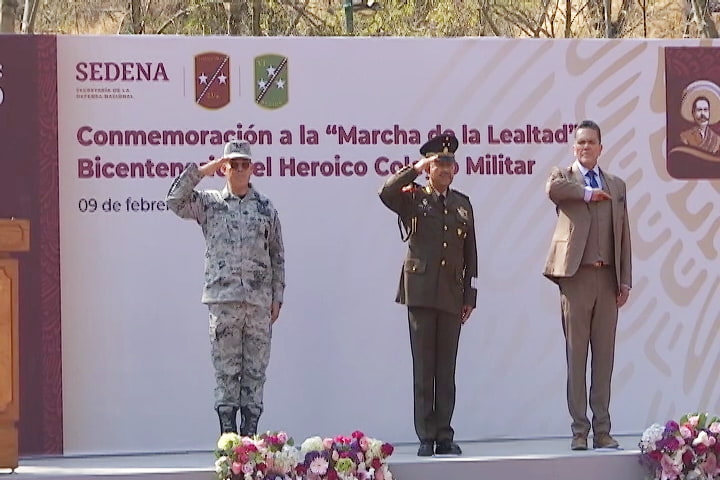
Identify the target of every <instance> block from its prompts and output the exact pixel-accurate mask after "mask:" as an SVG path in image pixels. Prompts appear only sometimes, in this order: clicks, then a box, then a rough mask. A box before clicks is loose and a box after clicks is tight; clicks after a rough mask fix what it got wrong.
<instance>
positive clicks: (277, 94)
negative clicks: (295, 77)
mask: <svg viewBox="0 0 720 480" xmlns="http://www.w3.org/2000/svg"><path fill="white" fill-rule="evenodd" d="M287 102H288V59H287V57H283V56H282V55H272V54H270V55H262V56H259V57H255V103H257V104H258V105H260V106H261V107H265V108H280V107H282V106H283V105H285V104H286V103H287Z"/></svg>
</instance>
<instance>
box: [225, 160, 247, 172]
mask: <svg viewBox="0 0 720 480" xmlns="http://www.w3.org/2000/svg"><path fill="white" fill-rule="evenodd" d="M251 163H252V162H250V160H231V161H230V168H232V169H233V170H245V169H248V168H250V164H251Z"/></svg>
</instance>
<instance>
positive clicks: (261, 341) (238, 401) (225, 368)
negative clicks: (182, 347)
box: [208, 303, 272, 417]
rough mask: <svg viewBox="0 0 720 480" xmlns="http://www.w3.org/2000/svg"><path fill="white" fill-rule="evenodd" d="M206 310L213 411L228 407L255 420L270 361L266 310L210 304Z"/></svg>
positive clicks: (258, 412)
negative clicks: (207, 313)
mask: <svg viewBox="0 0 720 480" xmlns="http://www.w3.org/2000/svg"><path fill="white" fill-rule="evenodd" d="M208 309H209V310H210V345H211V347H212V363H213V367H214V368H215V382H216V385H215V408H217V407H218V406H219V405H232V406H234V407H236V408H241V409H243V410H245V411H247V412H248V413H250V414H251V415H253V416H255V417H259V416H260V414H261V413H262V411H263V387H264V385H265V371H266V370H267V366H268V362H269V360H270V338H271V337H272V326H271V323H270V308H268V307H260V306H257V305H250V304H248V303H211V304H208Z"/></svg>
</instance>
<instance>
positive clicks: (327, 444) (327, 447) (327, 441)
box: [323, 438, 333, 450]
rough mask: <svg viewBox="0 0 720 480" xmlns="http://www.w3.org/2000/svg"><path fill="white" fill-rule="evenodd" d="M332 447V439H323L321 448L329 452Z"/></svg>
mask: <svg viewBox="0 0 720 480" xmlns="http://www.w3.org/2000/svg"><path fill="white" fill-rule="evenodd" d="M332 446H333V439H332V438H323V448H324V449H325V450H330V449H331V448H332Z"/></svg>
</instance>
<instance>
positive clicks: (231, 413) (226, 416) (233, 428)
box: [216, 405, 238, 435]
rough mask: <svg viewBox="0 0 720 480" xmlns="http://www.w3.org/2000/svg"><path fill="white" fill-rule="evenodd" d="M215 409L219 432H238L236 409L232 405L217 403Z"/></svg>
mask: <svg viewBox="0 0 720 480" xmlns="http://www.w3.org/2000/svg"><path fill="white" fill-rule="evenodd" d="M216 410H217V414H218V418H219V419H220V434H221V435H222V434H223V433H231V432H232V433H238V428H237V419H236V418H237V411H238V409H237V408H236V407H233V406H232V405H218V407H217V409H216Z"/></svg>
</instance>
